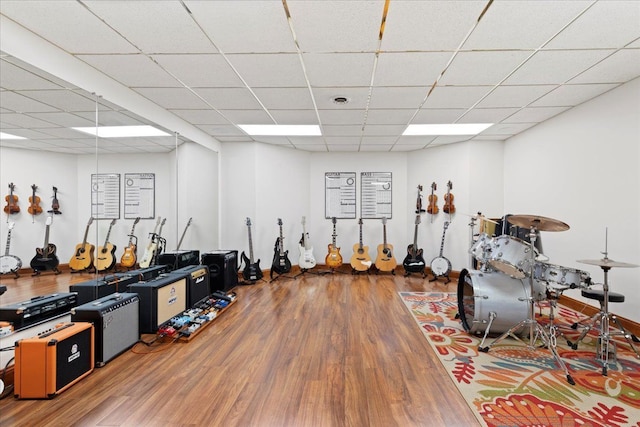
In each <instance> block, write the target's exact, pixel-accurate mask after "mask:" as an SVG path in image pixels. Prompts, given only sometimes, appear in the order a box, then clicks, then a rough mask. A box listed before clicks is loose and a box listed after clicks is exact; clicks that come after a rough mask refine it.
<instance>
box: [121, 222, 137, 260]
mask: <svg viewBox="0 0 640 427" xmlns="http://www.w3.org/2000/svg"><path fill="white" fill-rule="evenodd" d="M138 222H140V217H137V218H136V219H135V220H134V221H133V225H132V226H131V233H129V243H128V244H127V247H126V248H124V253H123V254H122V257H120V265H121V266H123V267H125V268H131V267H133V266H134V265H136V261H137V260H138V254H137V252H138V238H137V237H136V236H135V235H134V234H133V232H134V231H135V229H136V224H137V223H138ZM134 239H135V240H134Z"/></svg>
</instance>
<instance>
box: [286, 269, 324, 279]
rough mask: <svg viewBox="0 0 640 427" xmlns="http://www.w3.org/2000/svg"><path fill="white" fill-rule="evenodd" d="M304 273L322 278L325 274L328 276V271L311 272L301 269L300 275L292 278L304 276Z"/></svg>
mask: <svg viewBox="0 0 640 427" xmlns="http://www.w3.org/2000/svg"><path fill="white" fill-rule="evenodd" d="M306 273H309V274H315V275H316V276H324V275H325V274H329V272H328V271H312V270H311V269H310V268H301V269H300V273H298V274H296V275H295V276H293V278H294V279H297V278H298V277H300V276H304V275H305V274H306Z"/></svg>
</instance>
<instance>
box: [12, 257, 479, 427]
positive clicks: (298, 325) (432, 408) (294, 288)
mask: <svg viewBox="0 0 640 427" xmlns="http://www.w3.org/2000/svg"><path fill="white" fill-rule="evenodd" d="M347 267H348V266H346V265H345V266H344V267H343V268H344V269H345V271H349V270H348V269H347ZM92 277H93V276H91V275H89V274H78V275H76V274H74V275H70V274H69V273H63V274H61V275H59V276H54V275H52V274H51V273H43V274H42V276H40V277H36V278H31V277H28V276H27V277H25V276H23V277H21V278H20V279H18V280H15V281H14V280H13V279H11V278H10V277H7V276H4V277H2V280H1V282H0V283H1V284H3V285H6V286H7V287H8V291H7V293H6V294H5V295H4V296H2V297H0V304H2V305H5V304H9V303H11V302H16V301H22V300H24V299H26V298H29V297H31V296H34V295H43V294H47V293H51V292H56V291H68V286H69V284H72V283H77V282H79V281H83V280H88V279H89V278H92ZM456 287H457V284H456V281H455V280H452V281H451V282H450V283H449V284H447V285H445V284H444V283H442V282H431V283H430V282H428V280H426V279H422V278H420V277H418V276H412V277H408V278H405V277H403V276H402V274H397V275H395V276H394V275H390V274H388V273H386V274H380V275H376V274H359V275H355V276H354V275H351V274H337V273H334V274H327V275H313V274H310V273H309V272H307V273H306V274H304V275H303V276H300V277H298V278H297V279H295V280H289V279H287V278H285V277H281V278H280V279H278V280H276V281H274V282H272V283H269V282H259V283H257V284H255V285H250V286H239V287H236V288H235V289H234V291H235V292H236V293H237V295H238V300H237V302H236V303H235V304H233V306H231V307H229V309H228V310H226V312H225V313H223V314H222V315H221V316H220V317H219V318H217V319H216V320H214V321H213V322H212V323H211V325H209V326H208V327H207V328H206V329H205V330H203V331H202V332H201V333H199V334H198V335H197V337H195V338H194V339H193V340H191V341H190V342H188V343H179V342H175V343H163V344H160V345H157V344H155V345H153V346H151V347H148V346H145V345H144V344H137V345H136V346H135V347H134V348H133V349H132V350H131V351H127V352H126V353H124V354H122V355H121V356H119V357H117V358H116V359H114V360H112V361H111V362H109V363H108V364H107V365H106V366H104V367H102V368H97V369H95V370H94V372H93V373H92V374H91V375H89V376H88V377H86V378H85V379H83V380H81V381H80V382H78V383H77V384H75V385H74V386H72V387H71V388H70V389H68V390H67V391H65V392H63V393H62V394H60V395H59V396H56V397H55V398H54V399H52V400H16V399H14V398H13V397H12V396H10V397H8V398H5V399H3V400H0V426H3V427H4V426H36V425H37V426H72V425H73V426H314V427H315V426H332V427H333V426H385V427H387V426H474V425H479V424H478V422H477V421H476V419H475V417H474V416H473V414H472V413H471V411H470V409H469V408H468V407H467V404H466V403H465V402H464V400H463V399H462V397H461V396H460V395H459V393H458V391H457V389H456V387H455V386H454V384H453V383H452V381H451V380H450V379H449V377H448V375H447V373H446V372H445V371H444V369H443V368H442V366H441V365H440V362H439V361H438V360H437V358H436V356H435V354H433V352H432V350H431V348H430V347H429V345H428V343H427V341H426V340H425V339H424V337H423V336H422V335H421V332H420V330H419V328H418V326H417V325H416V323H415V321H414V320H413V318H412V317H411V316H410V314H409V313H408V312H407V310H406V309H405V308H404V306H403V304H402V302H401V300H400V298H399V296H398V295H397V292H398V291H427V290H431V289H435V290H438V291H449V292H455V290H456ZM143 337H144V338H145V339H148V340H150V339H151V338H152V336H149V335H145V336H143Z"/></svg>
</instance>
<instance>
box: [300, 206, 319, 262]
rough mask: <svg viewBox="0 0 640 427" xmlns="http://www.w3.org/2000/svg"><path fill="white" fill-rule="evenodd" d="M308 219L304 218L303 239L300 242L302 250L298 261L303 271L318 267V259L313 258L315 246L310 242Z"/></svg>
mask: <svg viewBox="0 0 640 427" xmlns="http://www.w3.org/2000/svg"><path fill="white" fill-rule="evenodd" d="M305 223H306V218H305V217H302V237H301V238H300V242H298V249H299V250H300V259H298V266H299V267H300V268H301V269H302V270H309V269H310V268H313V267H315V266H316V259H315V257H314V256H313V246H311V242H310V241H309V233H307V230H306V228H305V225H306V224H305Z"/></svg>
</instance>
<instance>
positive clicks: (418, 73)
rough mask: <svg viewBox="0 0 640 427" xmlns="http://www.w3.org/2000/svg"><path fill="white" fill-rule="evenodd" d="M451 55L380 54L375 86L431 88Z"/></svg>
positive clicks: (440, 53) (420, 53)
mask: <svg viewBox="0 0 640 427" xmlns="http://www.w3.org/2000/svg"><path fill="white" fill-rule="evenodd" d="M452 55H453V54H452V53H451V52H382V53H380V55H379V57H378V66H377V68H376V75H375V80H374V84H375V85H376V86H431V85H432V84H433V83H434V82H435V81H436V79H437V78H438V76H439V75H440V73H441V72H442V70H444V68H445V66H446V65H447V62H448V61H449V59H450V58H451V56H452Z"/></svg>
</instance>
